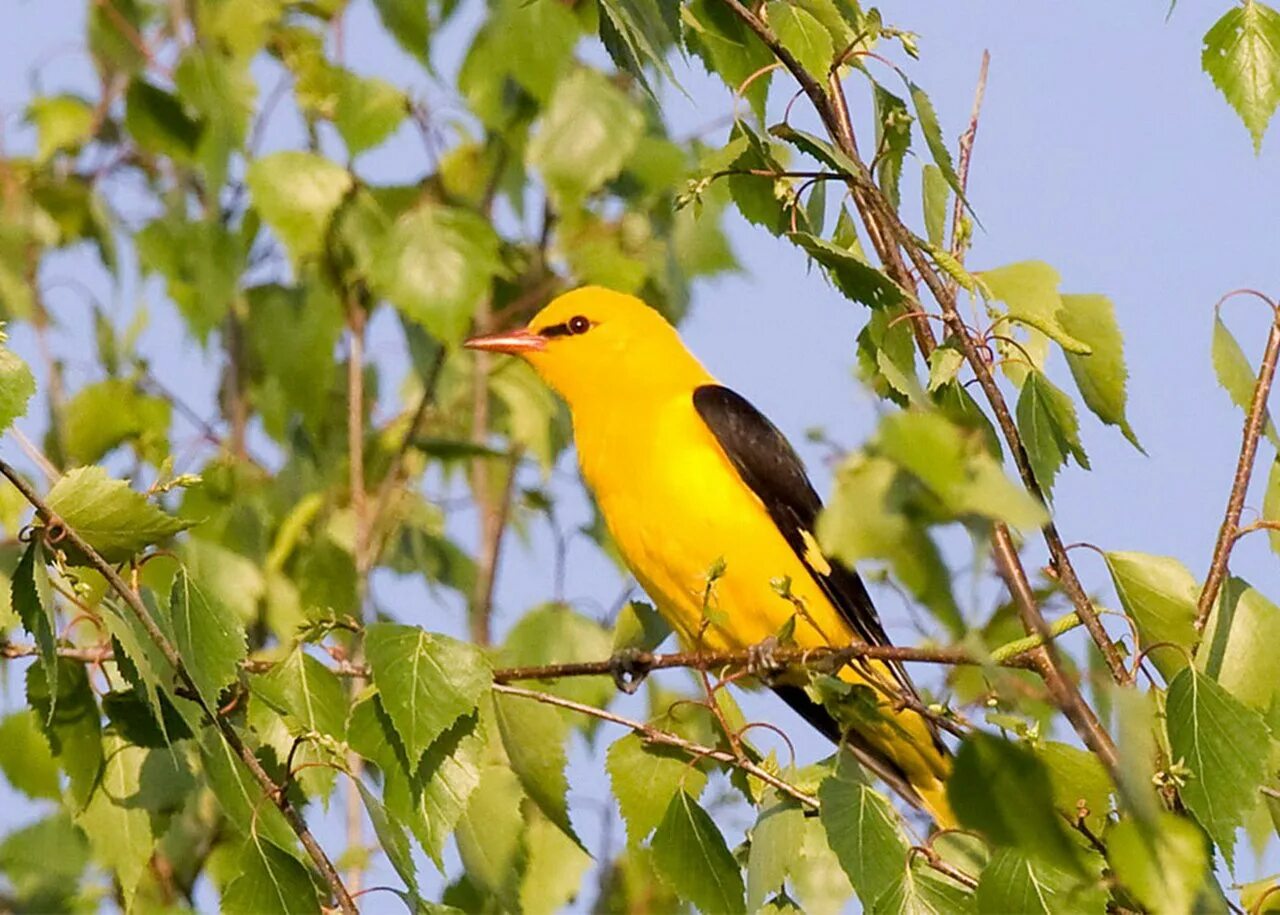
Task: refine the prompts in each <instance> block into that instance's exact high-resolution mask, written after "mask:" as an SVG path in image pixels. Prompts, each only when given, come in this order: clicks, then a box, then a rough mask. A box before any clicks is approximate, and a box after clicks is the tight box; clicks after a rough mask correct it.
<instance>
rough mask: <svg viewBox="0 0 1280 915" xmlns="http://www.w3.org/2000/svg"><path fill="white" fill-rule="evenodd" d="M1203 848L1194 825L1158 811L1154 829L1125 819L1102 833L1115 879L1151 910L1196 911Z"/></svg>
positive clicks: (1204, 868) (1205, 861)
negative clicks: (1157, 819)
mask: <svg viewBox="0 0 1280 915" xmlns="http://www.w3.org/2000/svg"><path fill="white" fill-rule="evenodd" d="M1207 852H1208V850H1207V848H1206V847H1205V841H1204V835H1203V834H1202V833H1201V832H1200V830H1199V829H1197V828H1196V827H1195V824H1193V823H1191V822H1189V821H1188V820H1186V819H1185V818H1183V817H1180V816H1175V815H1174V814H1172V813H1166V812H1163V811H1162V812H1161V813H1160V819H1159V823H1158V824H1157V825H1156V826H1155V828H1144V827H1143V826H1142V825H1141V824H1139V823H1138V822H1136V821H1134V820H1127V819H1126V820H1121V821H1120V822H1119V823H1117V824H1115V826H1114V827H1112V828H1111V829H1110V830H1109V831H1108V832H1107V861H1108V862H1109V863H1110V864H1111V869H1112V871H1113V872H1114V873H1115V875H1116V878H1117V879H1118V880H1119V881H1120V882H1121V883H1122V884H1124V888H1125V889H1127V890H1128V891H1129V892H1130V893H1132V894H1133V895H1134V897H1135V898H1136V899H1137V900H1138V901H1139V902H1141V903H1142V904H1143V905H1144V906H1146V907H1147V908H1148V909H1150V910H1151V911H1153V912H1162V913H1168V915H1191V913H1192V912H1194V911H1197V908H1196V903H1197V900H1198V898H1199V896H1200V891H1201V889H1202V888H1203V887H1204V883H1205V876H1206V874H1207V873H1208V872H1209V856H1208V853H1207Z"/></svg>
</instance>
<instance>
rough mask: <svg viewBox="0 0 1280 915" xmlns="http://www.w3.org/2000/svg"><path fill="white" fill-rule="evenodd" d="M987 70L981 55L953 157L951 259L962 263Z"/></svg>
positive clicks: (988, 58) (986, 56) (988, 55)
mask: <svg viewBox="0 0 1280 915" xmlns="http://www.w3.org/2000/svg"><path fill="white" fill-rule="evenodd" d="M990 66H991V52H990V51H986V50H984V51H983V52H982V64H981V65H980V66H979V67H978V86H977V88H976V89H974V92H973V110H972V111H971V112H970V113H969V126H968V128H966V130H965V132H964V133H962V134H961V135H960V155H959V156H958V157H957V158H958V161H957V163H956V178H957V179H958V181H959V184H960V193H959V194H957V195H956V199H955V203H954V204H953V205H952V207H951V255H952V256H953V257H954V258H955V259H956V260H957V261H959V262H960V263H961V264H963V263H964V255H965V251H966V250H967V249H968V247H969V237H968V234H967V233H964V232H961V231H960V227H961V226H962V225H963V224H964V218H965V216H964V206H965V196H967V194H968V190H969V163H970V161H971V160H972V158H973V141H974V140H976V139H977V137H978V118H979V116H980V115H981V114H982V99H983V97H984V96H985V95H986V93H987V70H988V68H989V67H990ZM958 285H959V284H958V283H957V282H956V281H955V280H954V279H953V280H952V281H951V292H952V295H954V294H955V291H956V287H957V286H958Z"/></svg>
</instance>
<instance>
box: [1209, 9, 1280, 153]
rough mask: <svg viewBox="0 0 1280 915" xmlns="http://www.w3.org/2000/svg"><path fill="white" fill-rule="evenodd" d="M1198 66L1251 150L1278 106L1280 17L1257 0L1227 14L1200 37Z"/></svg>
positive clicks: (1257, 145)
mask: <svg viewBox="0 0 1280 915" xmlns="http://www.w3.org/2000/svg"><path fill="white" fill-rule="evenodd" d="M1200 65H1201V66H1202V67H1203V68H1204V72H1205V73H1208V74H1209V78H1210V79H1211V80H1213V84H1214V85H1215V86H1217V87H1218V90H1219V91H1220V92H1222V94H1223V95H1224V96H1225V97H1226V99H1227V103H1228V104H1229V105H1230V106H1231V107H1232V108H1234V109H1235V111H1236V114H1238V115H1240V120H1242V121H1244V126H1245V127H1246V128H1248V130H1249V135H1250V136H1252V137H1253V151H1254V152H1255V153H1257V152H1260V151H1261V149H1262V135H1263V134H1264V133H1266V130H1267V123H1268V122H1269V121H1270V120H1271V116H1272V115H1273V114H1275V110H1276V105H1278V104H1280V13H1277V12H1276V11H1275V10H1273V9H1272V8H1271V7H1269V6H1267V5H1266V4H1263V3H1259V2H1257V0H1245V2H1244V4H1243V5H1241V6H1235V7H1232V8H1231V9H1229V10H1227V12H1226V13H1224V14H1223V16H1222V18H1221V19H1219V20H1218V21H1217V22H1215V23H1214V24H1213V26H1212V27H1211V28H1210V29H1209V31H1208V32H1206V33H1205V36H1204V51H1203V52H1202V53H1201V55H1200Z"/></svg>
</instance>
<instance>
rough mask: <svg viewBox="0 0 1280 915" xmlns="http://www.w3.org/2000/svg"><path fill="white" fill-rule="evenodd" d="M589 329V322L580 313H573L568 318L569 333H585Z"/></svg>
mask: <svg viewBox="0 0 1280 915" xmlns="http://www.w3.org/2000/svg"><path fill="white" fill-rule="evenodd" d="M590 329H591V322H590V321H588V320H587V319H586V318H584V317H583V316H582V315H574V316H573V317H572V318H570V319H569V333H571V334H585V333H586V332H587V331H589V330H590Z"/></svg>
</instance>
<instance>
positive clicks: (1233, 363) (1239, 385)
mask: <svg viewBox="0 0 1280 915" xmlns="http://www.w3.org/2000/svg"><path fill="white" fill-rule="evenodd" d="M1212 352H1213V371H1214V372H1215V373H1216V374H1217V376H1218V384H1220V385H1222V387H1223V389H1224V390H1225V391H1226V392H1227V393H1228V394H1229V395H1231V402H1232V403H1233V404H1235V405H1236V406H1237V407H1239V408H1240V409H1241V410H1243V411H1244V412H1245V413H1246V414H1247V413H1248V412H1249V407H1250V405H1251V403H1252V402H1253V389H1254V386H1255V385H1256V384H1257V380H1258V379H1257V373H1256V372H1254V370H1253V368H1252V367H1251V366H1250V365H1249V359H1248V357H1247V356H1245V354H1244V350H1242V349H1241V348H1240V344H1239V343H1238V342H1236V338H1235V336H1234V335H1233V334H1232V333H1231V331H1230V329H1229V328H1228V327H1227V325H1226V324H1224V323H1223V321H1222V318H1221V317H1215V318H1214V320H1213V345H1212ZM1262 417H1263V423H1264V431H1265V432H1266V435H1267V438H1269V439H1270V440H1271V443H1272V444H1273V445H1275V446H1276V447H1277V448H1280V435H1277V434H1276V427H1275V424H1274V423H1273V422H1272V421H1271V411H1270V410H1267V409H1265V408H1264V409H1263V413H1262Z"/></svg>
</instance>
